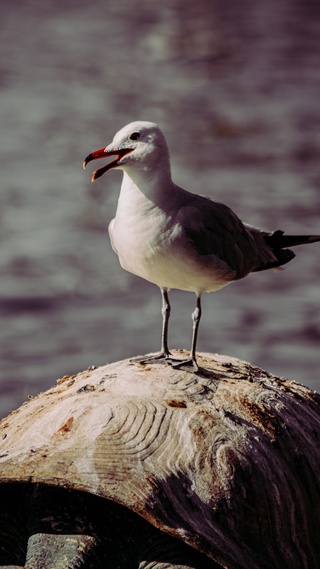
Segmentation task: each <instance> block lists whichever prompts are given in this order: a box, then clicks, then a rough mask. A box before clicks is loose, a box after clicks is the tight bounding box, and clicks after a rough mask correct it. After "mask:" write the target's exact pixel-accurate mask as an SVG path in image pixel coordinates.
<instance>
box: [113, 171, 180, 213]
mask: <svg viewBox="0 0 320 569" xmlns="http://www.w3.org/2000/svg"><path fill="white" fill-rule="evenodd" d="M173 187H174V184H173V182H172V179H171V172H170V166H167V165H166V164H164V165H163V168H159V167H158V168H155V169H152V168H150V169H142V168H141V169H137V168H135V169H132V170H131V169H130V170H129V171H124V172H123V181H122V185H121V194H122V196H121V195H120V197H123V198H124V199H126V200H130V201H131V199H132V200H137V201H138V202H140V203H141V202H143V201H145V202H149V203H150V206H152V204H153V205H154V206H156V207H162V204H163V203H165V201H166V200H167V199H168V197H169V195H170V193H171V192H172V189H173Z"/></svg>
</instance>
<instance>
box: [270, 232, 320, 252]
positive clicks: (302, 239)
mask: <svg viewBox="0 0 320 569" xmlns="http://www.w3.org/2000/svg"><path fill="white" fill-rule="evenodd" d="M265 241H266V242H267V244H268V245H269V247H271V249H274V250H275V251H277V250H279V249H284V248H285V247H295V246H296V245H307V244H308V243H315V242H316V241H320V235H285V234H284V232H283V231H275V232H274V233H271V235H266V236H265Z"/></svg>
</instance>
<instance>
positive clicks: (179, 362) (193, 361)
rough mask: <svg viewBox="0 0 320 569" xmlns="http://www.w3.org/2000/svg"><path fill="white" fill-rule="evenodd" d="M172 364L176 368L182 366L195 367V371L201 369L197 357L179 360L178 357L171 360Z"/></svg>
mask: <svg viewBox="0 0 320 569" xmlns="http://www.w3.org/2000/svg"><path fill="white" fill-rule="evenodd" d="M168 363H170V365H171V366H172V367H173V368H175V369H180V368H184V367H187V368H190V367H192V368H193V371H194V372H195V373H197V372H199V371H200V368H199V366H198V363H197V360H196V359H195V358H189V359H187V360H177V359H172V360H171V361H170V362H168Z"/></svg>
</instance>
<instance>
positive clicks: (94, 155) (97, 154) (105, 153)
mask: <svg viewBox="0 0 320 569" xmlns="http://www.w3.org/2000/svg"><path fill="white" fill-rule="evenodd" d="M132 151H133V148H122V149H118V150H107V149H106V148H100V150H95V151H94V152H91V154H88V156H87V157H86V158H85V159H84V161H83V167H84V168H85V167H86V165H87V164H88V162H91V160H98V158H108V157H109V156H117V158H116V160H113V161H112V162H110V163H109V164H107V165H106V166H103V168H99V169H98V170H95V171H94V172H93V174H92V178H91V181H92V182H94V181H95V180H97V178H100V176H103V174H104V173H105V172H107V171H108V170H110V169H111V168H114V167H115V166H117V165H118V162H119V160H120V159H121V158H123V156H125V155H126V154H129V152H132Z"/></svg>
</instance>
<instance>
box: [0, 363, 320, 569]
mask: <svg viewBox="0 0 320 569" xmlns="http://www.w3.org/2000/svg"><path fill="white" fill-rule="evenodd" d="M179 355H180V354H179ZM199 364H200V366H201V367H202V368H204V369H205V370H206V372H203V373H200V374H197V375H196V374H194V373H192V372H190V371H189V372H188V371H183V370H179V369H173V368H172V367H170V366H167V365H160V364H156V365H155V364H152V365H142V364H136V363H130V362H129V361H128V360H126V361H122V362H117V363H114V364H110V365H106V366H103V367H100V368H98V369H89V370H86V371H84V372H82V373H79V374H77V375H74V376H65V377H63V378H62V379H60V380H58V381H57V384H56V386H55V387H53V388H52V389H50V390H49V391H47V392H45V393H42V394H40V395H39V396H37V397H35V398H33V399H32V400H30V401H29V402H28V403H26V404H24V405H22V406H21V407H20V408H19V409H18V410H16V411H14V412H13V413H11V414H10V415H9V416H8V417H7V418H5V419H3V420H2V422H1V423H0V440H1V445H0V480H1V482H2V484H5V483H11V484H13V483H16V482H20V483H21V482H25V483H29V484H30V483H32V484H35V483H38V484H41V485H42V484H45V485H51V486H57V487H61V488H67V489H71V490H75V491H84V492H87V493H90V494H93V495H96V496H99V497H101V498H106V499H108V500H110V501H112V502H115V503H117V504H120V505H121V506H125V507H126V508H128V509H129V510H131V511H132V512H134V513H135V514H138V515H139V516H141V517H142V518H144V519H145V520H146V521H147V522H149V523H150V524H152V526H155V527H156V528H159V529H161V530H162V531H163V532H166V533H167V534H170V535H171V536H174V537H175V538H179V540H182V541H183V542H185V543H187V544H188V545H190V546H192V547H193V548H195V549H198V550H199V551H200V552H202V553H203V554H204V555H205V556H206V557H207V558H209V559H211V560H213V561H215V562H216V563H218V564H220V565H221V566H222V567H225V568H227V569H269V568H270V569H271V568H279V569H313V568H314V569H316V568H319V567H320V545H319V544H320V540H319V519H320V496H319V492H320V469H319V463H320V460H319V459H320V450H319V438H320V396H319V395H318V394H316V393H315V392H313V391H311V390H310V389H308V388H306V387H303V386H302V385H299V384H297V383H295V382H290V381H288V380H286V379H279V378H276V377H274V376H272V375H270V374H269V373H267V372H265V371H262V370H260V369H258V368H257V367H254V366H252V365H250V364H248V363H245V362H243V361H240V360H237V359H234V358H229V357H224V356H218V355H212V354H200V355H199ZM24 486H26V485H24ZM0 565H1V563H0ZM31 566H32V565H30V567H31ZM166 566H168V565H166ZM179 566H180V565H179ZM208 566H210V567H211V566H212V567H216V565H215V563H213V564H212V565H208Z"/></svg>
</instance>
